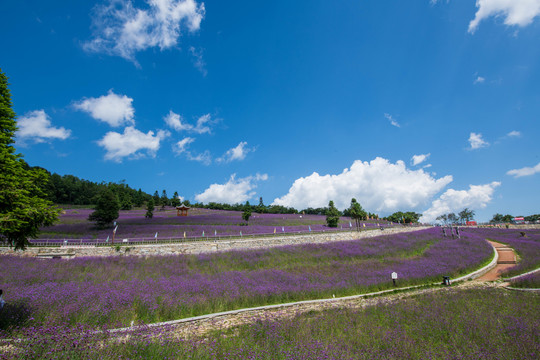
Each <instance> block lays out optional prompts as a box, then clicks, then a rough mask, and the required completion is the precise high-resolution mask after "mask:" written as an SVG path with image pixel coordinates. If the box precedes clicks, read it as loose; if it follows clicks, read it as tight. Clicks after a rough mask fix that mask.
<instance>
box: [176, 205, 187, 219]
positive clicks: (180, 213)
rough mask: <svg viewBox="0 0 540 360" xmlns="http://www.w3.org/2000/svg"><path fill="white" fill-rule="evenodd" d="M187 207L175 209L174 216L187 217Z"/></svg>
mask: <svg viewBox="0 0 540 360" xmlns="http://www.w3.org/2000/svg"><path fill="white" fill-rule="evenodd" d="M188 210H189V207H188V206H186V205H184V204H182V205H180V206H177V207H176V216H187V215H188Z"/></svg>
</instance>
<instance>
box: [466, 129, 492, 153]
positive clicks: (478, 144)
mask: <svg viewBox="0 0 540 360" xmlns="http://www.w3.org/2000/svg"><path fill="white" fill-rule="evenodd" d="M469 144H471V150H475V149H480V148H483V147H486V146H489V143H488V142H487V141H485V140H484V139H482V134H477V133H473V132H472V133H471V135H470V136H469Z"/></svg>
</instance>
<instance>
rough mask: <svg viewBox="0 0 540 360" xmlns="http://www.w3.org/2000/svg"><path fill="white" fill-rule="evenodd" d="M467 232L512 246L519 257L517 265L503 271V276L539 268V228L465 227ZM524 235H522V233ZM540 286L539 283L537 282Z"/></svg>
mask: <svg viewBox="0 0 540 360" xmlns="http://www.w3.org/2000/svg"><path fill="white" fill-rule="evenodd" d="M467 232H468V233H471V234H475V235H477V236H480V237H484V238H486V239H490V240H494V241H497V242H500V243H503V244H507V245H509V246H510V247H512V248H513V249H514V250H515V251H516V252H517V254H518V255H519V257H520V260H519V262H518V264H517V266H514V267H512V268H510V269H508V270H506V271H505V272H504V273H503V276H504V277H511V276H514V275H519V274H523V273H525V272H527V271H530V270H534V269H538V268H540V229H524V230H517V229H498V228H480V229H467ZM522 232H523V234H524V235H525V236H523V234H522ZM537 285H539V286H540V283H539V284H537Z"/></svg>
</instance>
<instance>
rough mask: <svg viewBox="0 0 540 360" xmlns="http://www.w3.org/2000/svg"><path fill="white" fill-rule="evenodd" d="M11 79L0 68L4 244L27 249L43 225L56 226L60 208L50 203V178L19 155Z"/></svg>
mask: <svg viewBox="0 0 540 360" xmlns="http://www.w3.org/2000/svg"><path fill="white" fill-rule="evenodd" d="M12 107H13V105H12V103H11V93H10V91H9V88H8V80H7V77H6V76H5V74H4V73H3V72H2V70H1V69H0V241H1V242H3V243H7V244H8V245H9V246H11V247H13V246H14V247H15V249H25V248H26V246H28V245H29V242H28V238H35V237H37V234H38V232H39V228H40V227H41V226H49V225H52V224H53V223H54V222H55V221H56V220H57V219H58V213H59V211H60V209H58V208H56V207H55V206H53V204H52V203H51V202H50V201H49V200H47V193H46V192H45V190H44V189H45V188H46V187H47V186H48V180H49V175H48V174H47V173H46V172H45V171H43V170H41V169H37V168H30V167H29V166H28V164H26V162H25V161H24V160H23V159H22V155H21V154H15V148H14V147H13V146H12V144H13V143H14V140H13V138H14V136H15V132H16V131H17V125H16V122H15V118H16V115H15V112H14V111H13V109H12Z"/></svg>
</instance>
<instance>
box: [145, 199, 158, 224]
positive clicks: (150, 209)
mask: <svg viewBox="0 0 540 360" xmlns="http://www.w3.org/2000/svg"><path fill="white" fill-rule="evenodd" d="M154 209H155V207H154V198H150V199H148V202H147V203H146V214H145V215H144V217H145V218H147V219H151V218H153V217H154Z"/></svg>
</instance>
